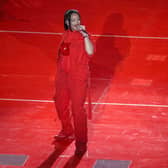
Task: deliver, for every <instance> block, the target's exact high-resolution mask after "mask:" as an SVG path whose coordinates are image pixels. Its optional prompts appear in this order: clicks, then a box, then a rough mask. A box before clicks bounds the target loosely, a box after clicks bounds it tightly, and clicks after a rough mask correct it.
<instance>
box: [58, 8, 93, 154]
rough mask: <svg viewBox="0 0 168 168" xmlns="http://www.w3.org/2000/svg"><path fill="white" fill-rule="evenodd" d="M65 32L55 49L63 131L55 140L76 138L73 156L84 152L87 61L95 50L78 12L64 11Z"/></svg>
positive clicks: (60, 117) (59, 108)
mask: <svg viewBox="0 0 168 168" xmlns="http://www.w3.org/2000/svg"><path fill="white" fill-rule="evenodd" d="M64 29H65V32H64V34H63V37H62V41H61V44H60V47H59V50H58V59H57V80H56V96H55V105H56V109H57V112H58V116H59V119H60V120H61V124H62V130H61V132H60V133H59V134H58V135H56V136H55V138H56V139H59V140H65V139H73V138H75V146H76V150H75V154H76V155H81V154H84V153H85V152H86V150H87V139H88V138H87V115H86V112H85V109H84V102H85V98H86V93H87V87H88V77H89V67H88V62H89V58H90V57H91V55H93V53H94V48H93V44H92V42H91V40H90V37H89V34H88V33H87V32H86V30H85V26H83V25H81V21H80V14H79V12H78V11H77V10H73V9H70V10H68V11H66V12H65V14H64ZM70 103H71V104H70ZM70 106H71V112H70V110H69V107H70ZM71 116H72V117H71Z"/></svg>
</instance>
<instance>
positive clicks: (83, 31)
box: [78, 25, 94, 55]
mask: <svg viewBox="0 0 168 168" xmlns="http://www.w3.org/2000/svg"><path fill="white" fill-rule="evenodd" d="M78 29H79V32H80V33H81V34H82V36H83V38H84V46H85V51H86V53H87V54H88V55H93V54H94V47H93V43H92V41H91V40H90V37H89V34H88V33H87V31H86V28H85V26H84V25H80V26H79V27H78Z"/></svg>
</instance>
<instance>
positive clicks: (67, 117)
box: [55, 69, 88, 145]
mask: <svg viewBox="0 0 168 168" xmlns="http://www.w3.org/2000/svg"><path fill="white" fill-rule="evenodd" d="M85 72H86V71H84V73H85ZM81 73H82V72H81ZM84 73H82V76H85V77H82V78H78V77H77V76H76V75H75V74H72V73H70V72H65V71H61V70H60V69H58V73H57V80H56V95H55V105H56V109H57V112H58V116H59V119H60V120H61V124H62V130H63V131H64V132H65V133H67V134H70V133H72V132H74V133H75V139H76V145H78V144H81V143H87V115H86V111H85V109H84V103H85V99H86V93H87V87H88V81H87V73H85V74H84Z"/></svg>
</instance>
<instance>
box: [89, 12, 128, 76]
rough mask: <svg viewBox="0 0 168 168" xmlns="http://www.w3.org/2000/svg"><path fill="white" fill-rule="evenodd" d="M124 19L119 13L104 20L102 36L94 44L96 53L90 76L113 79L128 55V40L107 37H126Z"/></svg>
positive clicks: (92, 61)
mask: <svg viewBox="0 0 168 168" xmlns="http://www.w3.org/2000/svg"><path fill="white" fill-rule="evenodd" d="M123 25H124V18H123V15H122V14H120V13H112V14H111V15H109V16H108V17H107V19H106V22H105V24H104V28H103V32H102V34H103V35H105V36H106V37H103V36H101V37H99V38H98V39H97V42H96V46H95V47H96V52H95V55H94V56H93V58H92V60H91V65H90V67H91V76H92V77H102V78H113V77H114V76H115V73H116V71H117V70H121V69H120V67H121V64H122V62H123V61H124V59H125V58H126V57H127V56H128V55H129V50H130V41H129V38H121V37H110V36H109V35H124V36H127V33H126V31H125V30H124V28H123Z"/></svg>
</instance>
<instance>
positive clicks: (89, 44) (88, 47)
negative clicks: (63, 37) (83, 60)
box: [83, 34, 94, 55]
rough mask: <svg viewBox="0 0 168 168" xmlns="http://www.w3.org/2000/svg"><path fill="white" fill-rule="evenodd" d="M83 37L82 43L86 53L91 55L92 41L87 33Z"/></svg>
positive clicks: (92, 50) (92, 49) (92, 51)
mask: <svg viewBox="0 0 168 168" xmlns="http://www.w3.org/2000/svg"><path fill="white" fill-rule="evenodd" d="M83 38H84V45H85V50H86V53H87V54H88V55H93V53H94V47H93V44H92V41H91V40H90V38H89V35H88V34H87V35H85V36H83Z"/></svg>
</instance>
